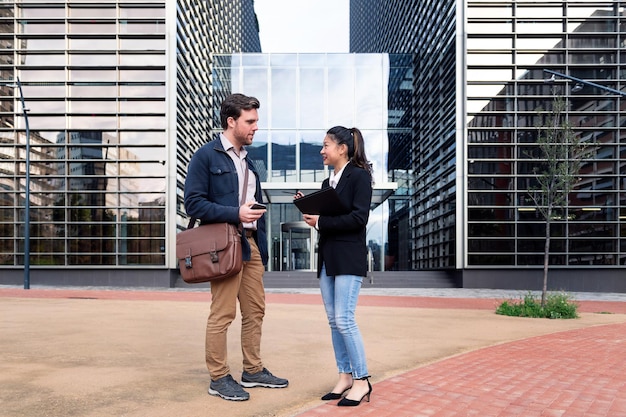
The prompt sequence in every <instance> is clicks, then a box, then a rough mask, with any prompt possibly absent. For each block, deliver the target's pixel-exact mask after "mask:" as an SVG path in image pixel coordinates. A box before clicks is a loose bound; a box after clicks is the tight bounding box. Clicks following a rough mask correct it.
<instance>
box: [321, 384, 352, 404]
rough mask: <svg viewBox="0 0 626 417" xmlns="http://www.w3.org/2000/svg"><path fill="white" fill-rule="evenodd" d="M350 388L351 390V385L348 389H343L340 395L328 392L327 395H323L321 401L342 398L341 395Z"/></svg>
mask: <svg viewBox="0 0 626 417" xmlns="http://www.w3.org/2000/svg"><path fill="white" fill-rule="evenodd" d="M350 388H352V385H350V386H349V387H348V388H346V389H344V390H343V392H342V393H341V394H337V393H336V392H329V393H328V394H326V395H324V396H323V397H322V401H329V400H338V399H340V398H341V397H343V394H345V393H346V391H348V390H349V389H350Z"/></svg>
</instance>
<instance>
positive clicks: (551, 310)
mask: <svg viewBox="0 0 626 417" xmlns="http://www.w3.org/2000/svg"><path fill="white" fill-rule="evenodd" d="M577 310H578V304H576V303H575V302H574V301H573V300H572V298H571V296H569V295H568V294H566V293H563V292H559V293H549V294H547V296H546V305H545V306H544V307H541V297H536V296H534V295H533V294H532V293H530V292H529V293H528V294H526V295H525V296H524V298H523V299H520V300H519V301H512V300H509V301H503V302H502V303H501V304H500V305H499V306H498V308H497V309H496V314H501V315H503V316H515V317H533V318H548V319H575V318H578V313H577Z"/></svg>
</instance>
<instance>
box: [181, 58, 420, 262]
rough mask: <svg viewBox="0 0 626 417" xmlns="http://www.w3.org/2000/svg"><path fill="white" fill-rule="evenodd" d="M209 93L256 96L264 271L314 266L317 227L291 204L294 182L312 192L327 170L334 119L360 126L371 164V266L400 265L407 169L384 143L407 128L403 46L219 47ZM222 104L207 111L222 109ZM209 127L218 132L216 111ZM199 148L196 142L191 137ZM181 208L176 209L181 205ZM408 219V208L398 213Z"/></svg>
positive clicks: (254, 149)
mask: <svg viewBox="0 0 626 417" xmlns="http://www.w3.org/2000/svg"><path fill="white" fill-rule="evenodd" d="M214 58H215V61H214V67H213V73H212V85H213V89H214V92H215V94H216V95H219V96H224V95H226V94H229V93H230V92H236V91H245V92H246V94H249V95H253V96H255V97H257V98H258V99H259V101H260V102H261V108H260V109H259V130H258V131H257V132H256V134H255V139H254V142H253V144H252V145H251V146H249V147H248V152H249V158H251V159H252V161H253V163H254V164H255V165H256V168H257V171H258V172H259V173H260V175H261V182H262V188H263V190H264V193H265V200H266V201H267V202H269V203H270V205H269V208H268V214H267V216H268V222H267V224H268V237H269V240H270V245H269V248H270V254H269V255H270V264H269V265H268V269H269V270H270V271H293V270H300V271H302V270H305V271H310V270H314V269H315V265H316V261H315V259H316V256H317V252H316V247H315V245H316V242H317V237H316V234H315V229H312V228H310V227H309V226H308V225H306V223H305V222H303V221H302V214H301V213H300V212H299V211H298V210H297V208H296V207H295V206H294V204H293V195H294V194H295V193H296V191H297V190H300V191H302V192H303V193H304V194H307V193H309V192H312V191H315V190H318V189H319V188H320V186H321V182H322V181H323V180H324V179H325V178H327V177H328V176H329V174H330V172H329V170H328V167H326V166H324V164H323V161H322V158H321V155H320V150H321V149H322V141H323V139H324V136H325V134H326V131H327V130H328V129H329V128H331V127H332V126H336V125H341V126H347V127H352V126H357V127H358V128H359V129H360V130H361V131H362V132H363V135H364V139H365V148H366V154H367V156H368V159H369V160H370V162H371V163H372V167H373V171H374V192H373V198H372V206H371V209H372V212H371V214H370V221H369V223H368V225H367V240H368V245H369V249H370V262H371V263H370V270H371V271H383V270H399V269H401V268H402V267H403V262H405V264H404V266H405V267H406V260H407V259H408V258H407V256H408V254H407V253H401V254H400V255H401V256H392V254H397V252H394V251H393V250H394V249H395V250H397V249H398V248H406V247H407V246H408V241H406V240H403V238H404V237H405V236H404V235H403V234H401V233H398V231H397V229H398V226H399V224H400V221H401V220H402V219H401V218H400V216H399V215H398V213H406V210H403V208H405V207H407V206H408V195H409V192H408V183H407V178H408V174H407V173H406V172H405V171H402V170H399V169H395V168H394V167H393V166H390V165H389V163H390V162H392V161H393V157H392V155H393V154H392V152H394V150H393V149H391V148H390V144H392V143H396V142H397V141H398V140H401V139H403V138H406V137H409V136H410V124H409V119H408V118H405V117H402V115H404V114H410V106H411V102H410V99H411V96H412V93H411V86H412V81H411V77H412V75H411V72H412V56H411V55H405V54H395V55H394V54H338V53H336V54H324V53H320V54H251V53H247V54H227V55H216V56H215V57H214ZM218 104H219V103H216V107H215V109H214V111H213V114H219V108H218V106H217V105H218ZM212 124H213V126H212V132H214V134H217V133H218V132H220V131H221V127H220V123H219V120H217V118H214V119H213V120H212ZM197 145H198V146H200V143H198V144H197ZM180 214H181V215H182V214H183V213H180ZM405 217H406V218H408V216H406V215H405Z"/></svg>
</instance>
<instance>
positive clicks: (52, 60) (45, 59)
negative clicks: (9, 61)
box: [18, 54, 65, 66]
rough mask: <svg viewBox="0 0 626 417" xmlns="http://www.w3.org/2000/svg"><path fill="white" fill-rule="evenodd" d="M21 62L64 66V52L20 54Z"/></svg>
mask: <svg viewBox="0 0 626 417" xmlns="http://www.w3.org/2000/svg"><path fill="white" fill-rule="evenodd" d="M18 59H19V62H23V63H24V64H25V65H45V66H52V65H54V66H64V65H65V55H64V54H20V55H19V58H18Z"/></svg>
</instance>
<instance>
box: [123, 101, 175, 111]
mask: <svg viewBox="0 0 626 417" xmlns="http://www.w3.org/2000/svg"><path fill="white" fill-rule="evenodd" d="M120 112H121V113H165V101H164V100H160V101H147V100H132V101H131V100H120Z"/></svg>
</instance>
